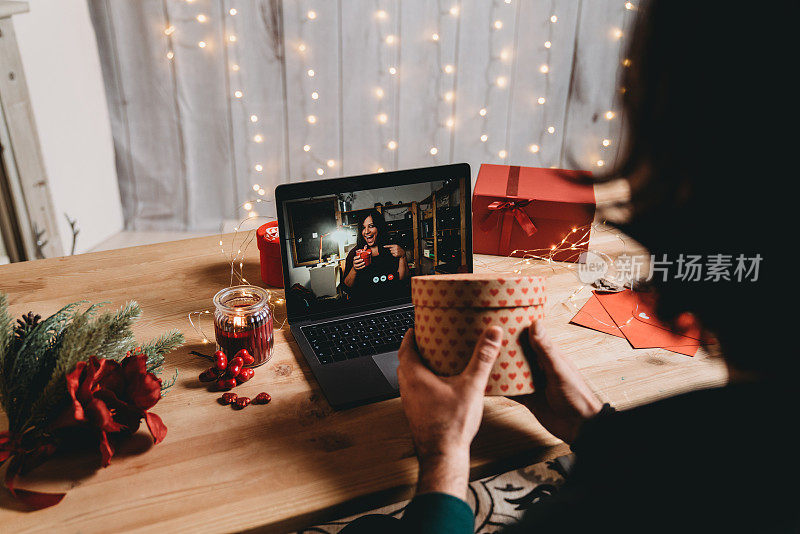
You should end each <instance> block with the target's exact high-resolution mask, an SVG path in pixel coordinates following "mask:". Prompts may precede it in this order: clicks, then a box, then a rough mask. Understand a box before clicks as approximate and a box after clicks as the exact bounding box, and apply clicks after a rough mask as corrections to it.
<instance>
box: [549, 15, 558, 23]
mask: <svg viewBox="0 0 800 534" xmlns="http://www.w3.org/2000/svg"><path fill="white" fill-rule="evenodd" d="M550 22H552V23H553V24H555V23H556V22H558V17H557V16H555V15H552V16H551V17H550Z"/></svg>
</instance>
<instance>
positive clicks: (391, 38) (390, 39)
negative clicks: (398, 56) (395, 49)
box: [385, 35, 397, 45]
mask: <svg viewBox="0 0 800 534" xmlns="http://www.w3.org/2000/svg"><path fill="white" fill-rule="evenodd" d="M385 41H386V44H388V45H392V44H394V43H395V42H396V41H397V37H395V36H394V35H387V36H386V39H385Z"/></svg>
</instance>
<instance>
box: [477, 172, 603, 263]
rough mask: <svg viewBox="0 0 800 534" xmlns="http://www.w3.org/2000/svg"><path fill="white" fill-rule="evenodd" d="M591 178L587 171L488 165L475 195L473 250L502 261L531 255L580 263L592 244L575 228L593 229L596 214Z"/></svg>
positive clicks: (480, 177) (481, 175)
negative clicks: (513, 256)
mask: <svg viewBox="0 0 800 534" xmlns="http://www.w3.org/2000/svg"><path fill="white" fill-rule="evenodd" d="M589 177H591V173H589V172H585V171H568V170H564V169H539V168H533V167H517V166H509V165H490V164H486V163H484V164H483V165H481V169H480V171H479V172H478V181H477V182H476V183H475V189H474V191H473V193H472V221H473V222H472V249H473V250H474V251H475V252H476V253H478V254H494V255H498V256H509V255H512V253H513V252H514V251H520V252H518V253H515V254H513V255H515V256H518V255H522V254H523V252H522V251H526V250H527V251H532V252H531V254H535V255H537V256H546V255H548V254H550V255H551V256H552V258H553V259H554V260H556V261H573V262H576V261H578V259H579V257H580V254H581V252H585V251H586V250H587V247H588V244H587V243H586V241H588V239H581V238H582V237H585V236H584V235H583V234H584V233H583V232H577V231H575V232H573V229H575V230H577V229H578V228H581V227H585V226H588V225H590V224H591V223H592V220H593V219H594V212H595V198H594V187H593V186H592V185H591V183H589V182H588V178H589ZM553 247H557V249H556V250H555V251H553V252H552V253H551V252H550V251H551V249H552V248H553Z"/></svg>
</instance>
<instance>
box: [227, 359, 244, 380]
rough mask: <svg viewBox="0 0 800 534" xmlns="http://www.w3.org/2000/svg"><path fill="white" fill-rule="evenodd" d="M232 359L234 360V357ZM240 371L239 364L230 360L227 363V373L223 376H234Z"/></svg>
mask: <svg viewBox="0 0 800 534" xmlns="http://www.w3.org/2000/svg"><path fill="white" fill-rule="evenodd" d="M240 359H241V358H240ZM234 360H236V358H234ZM241 372H242V366H241V364H239V363H234V362H231V363H229V364H228V374H226V375H225V376H226V377H228V378H236V377H237V376H239V373H241Z"/></svg>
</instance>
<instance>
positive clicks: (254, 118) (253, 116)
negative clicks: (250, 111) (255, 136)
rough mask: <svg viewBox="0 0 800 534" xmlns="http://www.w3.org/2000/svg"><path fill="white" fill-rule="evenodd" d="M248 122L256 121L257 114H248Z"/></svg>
mask: <svg viewBox="0 0 800 534" xmlns="http://www.w3.org/2000/svg"><path fill="white" fill-rule="evenodd" d="M250 122H258V115H250Z"/></svg>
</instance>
